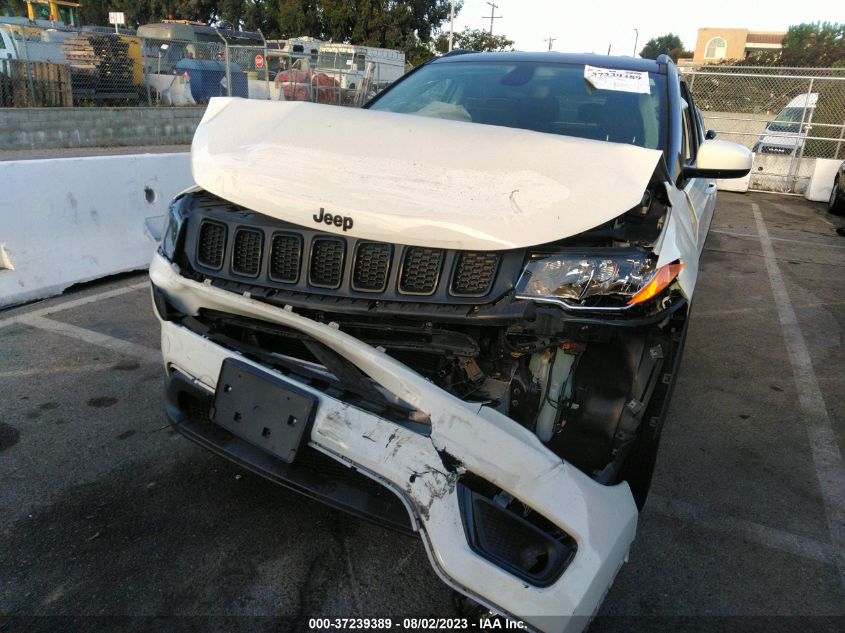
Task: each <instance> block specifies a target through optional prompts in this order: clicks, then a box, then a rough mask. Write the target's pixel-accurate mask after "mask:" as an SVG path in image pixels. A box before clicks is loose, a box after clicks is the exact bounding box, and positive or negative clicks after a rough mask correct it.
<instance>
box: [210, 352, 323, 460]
mask: <svg viewBox="0 0 845 633" xmlns="http://www.w3.org/2000/svg"><path fill="white" fill-rule="evenodd" d="M316 410H317V397H316V396H314V395H313V394H310V393H308V392H307V391H305V390H304V389H300V388H298V387H296V386H295V385H292V384H290V383H288V382H285V381H283V380H281V379H279V378H277V377H276V376H273V375H272V374H270V373H267V372H265V371H262V370H261V369H257V368H256V367H253V366H252V365H249V364H247V363H244V362H243V361H240V360H238V359H235V358H227V359H226V360H224V361H223V366H222V367H221V368H220V377H219V379H218V381H217V391H216V392H215V394H214V404H213V407H212V410H211V420H212V421H213V422H214V423H215V424H218V425H220V426H222V427H223V428H224V429H226V430H228V431H229V432H231V433H232V434H234V435H237V436H238V437H240V438H241V439H243V440H246V441H247V442H249V443H250V444H254V445H255V446H257V447H259V448H261V449H263V450H265V451H267V452H268V453H270V454H272V455H274V456H276V457H278V458H279V459H281V460H282V461H284V462H287V463H291V462H293V460H294V459H295V458H296V454H297V452H298V451H299V449H300V446H301V445H302V442H303V438H304V437H305V433H306V431H307V430H308V429H310V428H311V425H312V423H313V421H314V414H315V412H316Z"/></svg>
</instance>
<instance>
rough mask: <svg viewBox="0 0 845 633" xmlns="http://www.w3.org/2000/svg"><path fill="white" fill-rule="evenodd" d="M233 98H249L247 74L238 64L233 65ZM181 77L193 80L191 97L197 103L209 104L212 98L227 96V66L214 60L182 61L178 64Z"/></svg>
mask: <svg viewBox="0 0 845 633" xmlns="http://www.w3.org/2000/svg"><path fill="white" fill-rule="evenodd" d="M230 68H231V71H230V73H231V76H232V96H233V97H248V96H249V89H248V87H247V78H246V73H245V72H244V71H242V70H241V68H240V66H238V65H237V64H231V66H230ZM176 72H177V73H178V74H180V75H184V74H185V73H188V76H189V77H190V78H191V96H192V97H193V98H194V101H196V102H197V103H208V100H209V99H211V97H221V96H225V95H226V88H225V87H224V86H225V84H226V81H225V80H226V64H225V63H223V62H219V61H216V60H213V59H191V58H187V59H182V60H179V63H177V64H176Z"/></svg>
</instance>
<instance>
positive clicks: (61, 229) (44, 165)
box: [0, 153, 193, 307]
mask: <svg viewBox="0 0 845 633" xmlns="http://www.w3.org/2000/svg"><path fill="white" fill-rule="evenodd" d="M0 182H3V183H6V185H5V186H4V187H3V196H2V200H0V246H2V251H3V253H4V255H5V258H4V259H5V260H7V263H8V264H9V265H8V266H6V265H4V266H3V267H2V268H0V307H5V306H10V305H15V304H19V303H24V302H27V301H32V300H35V299H42V298H44V297H49V296H52V295H55V294H59V293H61V292H62V291H63V290H65V289H66V288H67V287H69V286H71V285H73V284H75V283H79V282H83V281H91V280H93V279H98V278H100V277H104V276H107V275H113V274H116V273H120V272H126V271H130V270H140V269H144V268H146V267H147V265H148V264H149V261H150V258H151V257H152V253H153V252H154V250H155V244H154V243H153V242H152V241H151V240H150V238H149V237H148V236H146V235H145V220H146V218H148V217H151V216H160V215H163V214H165V213H167V208H168V205H169V202H170V199H171V198H172V197H173V196H174V195H176V194H177V193H179V192H180V191H182V190H184V189H186V188H187V187H190V186H191V185H192V184H193V179H192V177H191V168H190V160H189V154H187V153H184V154H135V155H126V156H92V157H83V158H59V159H47V160H25V161H8V162H0ZM146 188H149V189H151V190H152V191H153V192H154V194H155V195H147V192H145V189H146ZM148 198H149V199H151V200H152V202H148Z"/></svg>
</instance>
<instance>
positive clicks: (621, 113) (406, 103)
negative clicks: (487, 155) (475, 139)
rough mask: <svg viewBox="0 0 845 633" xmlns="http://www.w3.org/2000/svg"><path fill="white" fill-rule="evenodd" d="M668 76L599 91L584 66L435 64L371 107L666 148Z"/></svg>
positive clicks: (483, 63)
mask: <svg viewBox="0 0 845 633" xmlns="http://www.w3.org/2000/svg"><path fill="white" fill-rule="evenodd" d="M665 85H666V79H665V77H663V76H662V75H659V74H657V73H649V87H650V94H638V93H633V92H623V91H619V90H598V89H596V88H594V87H593V86H592V85H591V84H589V83H588V82H587V81H586V80H585V79H584V66H582V65H577V64H554V63H536V62H501V63H500V62H457V61H455V62H447V63H440V64H429V65H428V66H424V67H423V68H420V69H419V70H418V71H417V72H415V73H414V74H412V75H410V76H408V77H407V78H406V79H404V80H403V81H401V82H399V83H398V84H396V85H395V86H394V87H393V88H391V89H390V90H388V91H387V92H385V93H384V94H383V95H382V96H381V97H380V98H379V99H377V100H376V101H375V102H373V103H372V104H371V105H370V106H369V107H370V108H371V109H372V110H384V111H387V112H403V113H407V114H417V115H421V116H430V117H438V118H445V119H455V120H460V121H472V122H475V123H486V124H489V125H500V126H504V127H514V128H522V129H526V130H535V131H537V132H548V133H552V134H562V135H565V136H578V137H581V138H589V139H595V140H601V141H612V142H617V143H628V144H630V145H638V146H640V147H648V148H651V149H662V148H663V145H664V139H665V128H666V124H665V121H666V115H665V110H666V106H665V103H664V95H665V92H666V91H665Z"/></svg>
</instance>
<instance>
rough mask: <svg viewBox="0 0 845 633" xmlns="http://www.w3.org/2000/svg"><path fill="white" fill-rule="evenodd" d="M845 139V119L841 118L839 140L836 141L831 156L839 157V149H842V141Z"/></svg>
mask: <svg viewBox="0 0 845 633" xmlns="http://www.w3.org/2000/svg"><path fill="white" fill-rule="evenodd" d="M843 140H845V119H842V127H841V128H840V129H839V140H838V141H836V153H835V154H834V155H833V158H835V159H838V158H839V150H840V149H842V141H843Z"/></svg>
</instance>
